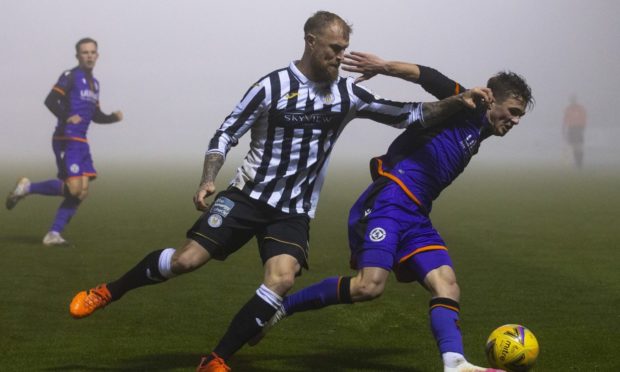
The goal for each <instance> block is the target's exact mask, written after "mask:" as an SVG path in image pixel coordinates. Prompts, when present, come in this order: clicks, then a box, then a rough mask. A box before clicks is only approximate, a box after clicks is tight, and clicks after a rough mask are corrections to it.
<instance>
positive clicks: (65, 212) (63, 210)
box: [50, 196, 81, 232]
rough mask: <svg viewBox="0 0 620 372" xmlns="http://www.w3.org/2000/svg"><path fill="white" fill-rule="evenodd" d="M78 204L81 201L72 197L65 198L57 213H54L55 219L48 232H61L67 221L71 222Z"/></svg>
mask: <svg viewBox="0 0 620 372" xmlns="http://www.w3.org/2000/svg"><path fill="white" fill-rule="evenodd" d="M80 203H81V200H80V199H78V198H76V197H74V196H69V197H66V198H65V200H63V201H62V203H60V207H58V211H56V218H54V223H53V224H52V227H51V228H50V231H57V232H62V230H64V228H65V226H66V225H67V224H68V223H69V221H71V217H73V215H74V214H75V212H77V208H78V206H79V205H80Z"/></svg>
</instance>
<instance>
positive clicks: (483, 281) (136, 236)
mask: <svg viewBox="0 0 620 372" xmlns="http://www.w3.org/2000/svg"><path fill="white" fill-rule="evenodd" d="M227 167H228V168H232V165H227ZM10 168H13V169H10ZM98 168H99V171H100V179H99V180H97V181H95V182H94V183H93V185H92V187H91V195H90V197H89V199H88V200H87V201H86V202H85V203H84V204H83V205H82V206H81V208H80V210H79V212H78V214H77V215H76V217H75V218H74V220H73V221H72V223H71V224H70V226H69V228H68V229H67V231H66V233H65V237H66V238H67V239H69V240H71V242H72V245H70V246H68V247H57V248H49V247H44V246H43V245H42V244H41V243H40V241H41V239H42V237H43V235H44V234H45V232H46V230H47V228H48V226H49V225H50V223H51V220H52V218H53V215H54V213H55V209H56V207H57V205H58V204H59V203H60V199H59V198H49V197H41V196H33V197H29V198H27V199H26V200H24V201H23V202H21V203H20V204H19V205H18V206H17V207H16V209H15V210H13V211H11V212H8V211H6V210H3V211H0V226H2V227H1V229H0V231H1V232H0V254H1V259H0V278H1V280H0V293H1V294H2V296H1V299H0V370H1V371H26V370H28V371H52V370H53V371H147V370H148V371H186V370H193V369H194V368H195V366H196V365H197V363H198V361H199V357H200V355H201V354H203V353H205V352H208V351H209V350H210V349H211V348H212V347H213V346H215V343H216V342H217V340H218V339H219V338H220V336H221V335H222V334H223V333H224V331H225V329H226V327H227V325H228V322H229V321H230V319H231V318H232V316H233V315H234V314H235V313H236V311H237V310H238V309H239V307H240V306H241V305H242V304H243V303H245V301H247V299H248V298H249V297H250V296H251V295H252V294H253V292H254V290H255V289H256V287H257V285H258V283H259V282H260V281H261V278H262V267H261V264H260V260H259V258H258V255H257V252H256V246H255V244H254V243H251V244H249V245H248V246H247V247H245V248H244V249H242V250H241V251H240V252H239V253H237V254H236V255H234V256H233V257H231V258H230V259H229V260H228V261H227V262H225V263H220V262H212V263H209V264H208V265H207V266H206V267H204V268H202V269H200V270H198V271H196V272H194V273H192V274H189V275H185V276H183V277H179V278H176V279H174V280H171V281H169V282H167V283H164V284H162V285H157V286H152V287H147V288H141V289H138V290H136V291H134V292H130V293H128V294H127V295H126V296H125V297H124V298H123V299H122V300H120V301H119V302H116V303H113V304H112V305H111V306H109V307H107V308H106V309H104V310H103V311H100V312H98V313H96V314H95V315H93V316H92V317H90V318H86V319H83V320H79V321H78V320H73V319H72V318H71V317H70V316H69V313H68V305H69V301H70V300H71V298H72V296H73V295H74V294H75V293H76V292H77V291H78V290H82V289H85V288H88V287H91V286H94V285H96V284H98V283H100V282H103V281H109V280H112V279H116V278H117V277H118V276H120V275H122V274H123V273H124V272H125V271H127V270H128V269H129V268H130V267H132V266H133V265H134V264H135V263H137V262H138V261H139V260H141V259H142V258H143V257H144V256H145V255H146V254H147V253H148V252H150V251H152V250H154V249H160V248H165V247H175V246H178V245H179V244H180V243H181V242H182V241H183V240H184V234H185V230H186V229H187V228H188V227H190V226H191V224H192V223H193V222H194V220H195V219H196V218H197V217H198V212H195V211H194V210H193V205H192V203H191V196H192V195H193V192H194V191H195V186H196V183H197V181H198V177H199V175H200V174H199V173H200V169H183V170H176V171H172V170H169V169H157V170H155V169H149V170H140V171H138V172H136V171H135V169H134V170H132V171H125V170H123V169H120V168H117V167H112V166H109V167H107V168H106V167H105V166H101V165H99V166H98ZM470 168H472V169H469V170H468V171H467V172H466V173H465V174H464V175H463V176H462V177H461V179H459V180H457V182H456V183H455V184H454V185H452V186H451V187H450V188H448V189H447V190H446V192H445V193H444V195H442V197H441V198H440V200H438V202H437V203H436V204H435V207H434V210H433V213H432V217H433V221H434V224H435V227H436V228H437V229H438V230H439V231H440V233H441V234H442V235H443V237H444V238H445V240H446V241H447V243H448V246H449V248H450V252H451V254H452V257H453V259H454V262H455V267H456V270H457V275H458V278H459V283H460V286H461V289H462V301H461V307H462V311H461V326H462V329H463V334H464V341H465V351H466V354H467V356H468V358H469V359H470V360H471V361H472V362H474V363H477V364H486V362H485V357H484V351H483V349H484V342H485V341H486V337H487V336H488V334H489V333H490V332H491V330H492V329H494V328H495V327H497V326H499V325H502V324H505V323H521V324H523V325H525V326H527V327H529V328H530V329H531V330H532V331H533V332H534V333H535V335H536V336H537V338H538V341H539V343H540V345H541V355H540V357H539V362H538V365H537V367H536V369H535V370H536V371H543V372H544V371H614V370H617V367H618V362H617V359H616V358H615V357H614V355H615V353H616V352H617V348H618V345H619V344H618V338H617V335H616V333H617V329H616V325H617V324H618V321H619V320H620V316H619V312H618V308H620V295H619V294H620V270H619V269H618V262H619V261H620V251H619V250H618V248H619V247H618V241H619V239H618V238H619V237H620V233H619V232H618V226H620V218H619V215H620V213H619V212H618V211H620V176H619V175H618V172H617V171H615V172H613V171H608V170H603V169H598V170H597V169H594V170H585V171H582V172H575V171H570V170H555V171H550V170H544V169H534V170H532V169H526V168H521V169H519V168H518V167H517V168H516V169H515V168H514V167H512V168H510V170H509V169H501V168H496V169H491V170H489V169H483V168H477V167H475V166H474V165H472V166H471V167H470ZM136 169H139V168H136ZM228 171H229V172H230V171H231V170H228ZM19 172H26V173H28V176H30V177H32V179H35V180H42V179H47V178H49V176H51V175H52V174H51V173H50V171H49V170H42V169H37V168H28V166H26V167H21V168H20V170H19V171H18V170H17V168H14V167H8V166H3V172H2V179H1V180H0V186H1V187H2V188H3V189H4V190H6V191H8V190H9V189H10V188H11V187H12V186H13V182H14V179H15V178H17V176H19V175H20V173H19ZM220 178H221V179H222V181H225V180H227V179H228V177H227V176H226V175H222V176H221V177H220ZM367 183H368V177H367V176H366V174H364V173H360V174H352V173H350V174H347V173H346V172H344V173H343V172H342V171H340V170H338V169H336V168H333V169H332V170H331V175H330V178H328V182H327V184H326V186H325V190H324V192H323V195H322V199H321V203H320V205H319V211H318V216H317V218H316V219H315V220H314V221H313V222H312V225H311V232H310V234H311V253H310V265H311V270H310V271H307V272H304V274H303V275H302V276H301V277H300V278H299V279H298V281H297V283H296V289H299V288H301V287H302V286H305V285H308V284H311V283H313V282H316V281H318V280H321V279H322V278H324V277H326V276H332V275H335V274H352V272H351V271H350V270H349V268H348V248H347V240H346V216H347V212H348V208H349V207H350V205H351V204H352V203H353V201H354V199H355V198H356V197H357V195H358V194H359V193H360V192H361V191H362V190H363V189H364V188H365V187H366V185H367ZM428 299H429V298H428V295H427V293H426V292H425V291H424V290H423V289H422V288H421V287H419V286H418V285H414V284H406V285H405V284H398V283H396V282H395V281H394V280H393V279H392V280H391V282H390V284H389V285H388V288H387V290H386V293H385V294H384V295H383V297H382V298H380V299H378V300H376V301H374V302H370V303H363V304H356V305H349V306H334V307H331V308H327V309H324V310H321V311H316V312H306V313H300V314H297V315H295V316H293V317H291V318H290V319H287V320H285V321H284V322H282V323H281V324H279V325H278V327H276V328H275V329H274V330H273V331H272V332H270V334H269V335H268V337H267V338H265V339H264V340H263V342H262V343H261V344H259V345H258V346H256V347H253V348H249V347H245V348H243V349H242V350H241V351H239V352H238V353H237V355H236V356H235V358H234V360H233V361H232V362H231V366H232V367H233V370H235V371H258V372H263V371H265V372H266V371H289V372H290V371H293V372H295V371H336V372H344V371H347V372H348V371H395V372H399V371H411V372H422V371H439V370H441V368H440V361H439V356H438V353H437V350H436V347H435V345H434V341H433V339H432V336H431V333H430V330H429V327H428V320H427V310H428Z"/></svg>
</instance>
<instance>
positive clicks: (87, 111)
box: [6, 38, 123, 246]
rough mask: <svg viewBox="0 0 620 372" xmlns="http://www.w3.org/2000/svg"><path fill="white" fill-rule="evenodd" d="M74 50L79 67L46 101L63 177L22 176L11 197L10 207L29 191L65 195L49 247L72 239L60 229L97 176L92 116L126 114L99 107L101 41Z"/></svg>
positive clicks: (109, 119) (101, 119)
mask: <svg viewBox="0 0 620 372" xmlns="http://www.w3.org/2000/svg"><path fill="white" fill-rule="evenodd" d="M75 51H76V55H75V57H76V58H77V60H78V66H77V67H74V68H73V69H71V70H67V71H65V72H63V74H62V75H61V76H60V78H59V79H58V82H57V83H56V84H55V85H54V87H53V88H52V90H51V91H50V93H49V94H48V96H47V98H46V99H45V106H47V108H48V109H49V110H50V111H51V112H52V113H53V114H54V115H55V116H56V117H57V118H58V122H57V124H56V130H55V131H54V135H53V137H52V148H53V150H54V155H55V156H56V165H57V167H58V174H57V177H58V178H54V179H50V180H47V181H42V182H31V181H30V180H29V179H28V178H26V177H22V178H20V179H19V180H18V181H17V184H16V186H15V189H14V190H13V191H12V192H11V193H9V195H8V196H7V198H6V208H7V209H9V210H11V209H13V208H15V206H16V205H17V203H18V202H19V201H20V200H21V199H23V198H25V197H26V196H28V195H33V194H38V195H47V196H61V197H63V198H64V199H63V201H62V203H61V204H60V207H59V208H58V211H57V212H56V217H55V218H54V222H53V223H52V226H51V227H50V230H49V231H48V233H47V234H46V235H45V237H44V238H43V244H45V245H48V246H50V245H63V244H67V241H66V240H65V239H64V238H63V237H62V236H61V235H60V233H61V232H62V231H63V230H64V228H65V226H66V225H67V224H68V223H69V221H70V220H71V218H72V217H73V215H75V212H76V211H77V208H78V206H79V205H80V203H81V202H82V201H83V200H84V198H86V195H87V194H88V183H89V181H90V180H92V179H95V178H96V176H97V172H96V170H95V168H94V166H93V160H92V157H91V155H90V149H89V145H88V140H87V138H86V132H87V131H88V127H89V125H90V123H91V121H92V122H95V123H98V124H110V123H115V122H118V121H121V120H122V119H123V113H122V112H121V111H115V112H113V113H111V114H109V115H106V114H104V113H103V112H101V109H100V108H99V81H97V79H95V77H94V76H93V68H94V67H95V63H96V62H97V58H98V57H99V53H98V51H97V42H96V41H95V40H93V39H91V38H83V39H81V40H79V41H78V42H77V43H76V45H75Z"/></svg>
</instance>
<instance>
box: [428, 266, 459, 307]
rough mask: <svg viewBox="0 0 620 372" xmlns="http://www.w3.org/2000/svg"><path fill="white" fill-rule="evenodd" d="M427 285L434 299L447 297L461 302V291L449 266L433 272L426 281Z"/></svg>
mask: <svg viewBox="0 0 620 372" xmlns="http://www.w3.org/2000/svg"><path fill="white" fill-rule="evenodd" d="M425 284H426V286H427V287H428V288H429V290H430V292H431V294H432V295H433V297H446V298H451V299H453V300H455V301H458V300H459V297H460V294H461V290H460V288H459V285H458V282H457V281H456V275H455V274H454V270H452V268H450V267H449V266H442V267H440V268H439V269H435V270H433V271H431V272H430V273H429V274H428V275H427V277H426V279H425Z"/></svg>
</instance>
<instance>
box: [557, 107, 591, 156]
mask: <svg viewBox="0 0 620 372" xmlns="http://www.w3.org/2000/svg"><path fill="white" fill-rule="evenodd" d="M586 123H587V114H586V109H585V107H583V106H582V105H580V104H579V103H578V102H577V97H576V96H575V95H572V96H571V97H570V104H569V105H568V107H566V110H565V111H564V122H563V125H562V135H563V137H564V140H565V141H566V143H567V144H568V145H569V146H570V148H571V151H572V154H573V162H574V164H575V167H577V168H581V167H583V142H584V133H585V130H586Z"/></svg>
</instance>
